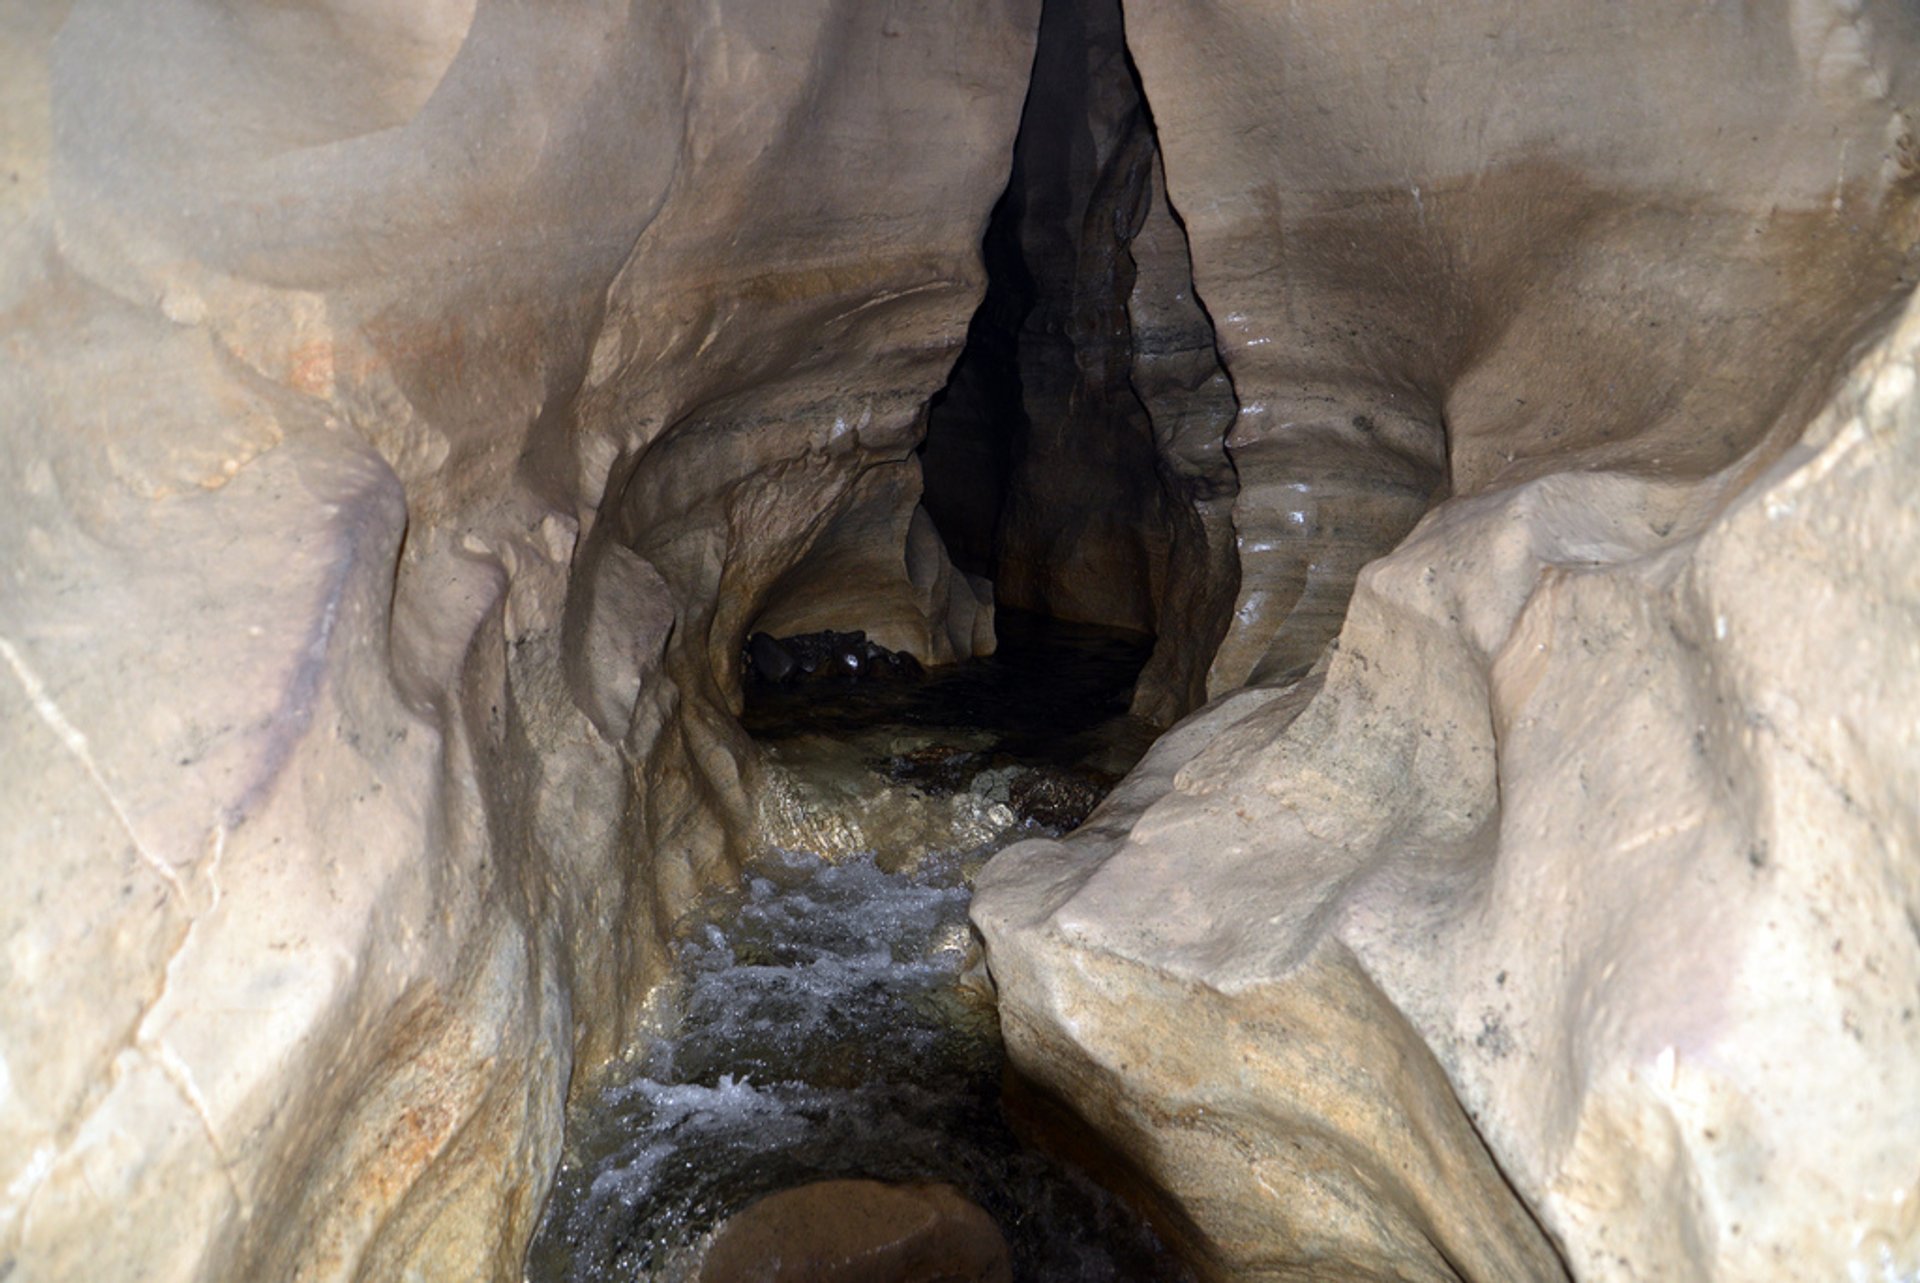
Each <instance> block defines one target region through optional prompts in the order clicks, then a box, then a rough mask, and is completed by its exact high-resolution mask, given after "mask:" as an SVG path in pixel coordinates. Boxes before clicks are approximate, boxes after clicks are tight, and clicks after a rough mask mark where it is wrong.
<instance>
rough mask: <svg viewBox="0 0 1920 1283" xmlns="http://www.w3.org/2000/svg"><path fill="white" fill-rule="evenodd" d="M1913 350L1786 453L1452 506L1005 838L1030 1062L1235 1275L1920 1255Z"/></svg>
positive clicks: (1915, 318) (1674, 1266)
mask: <svg viewBox="0 0 1920 1283" xmlns="http://www.w3.org/2000/svg"><path fill="white" fill-rule="evenodd" d="M1917 368H1920V303H1915V304H1912V305H1910V306H1909V308H1908V310H1907V312H1906V315H1905V318H1904V319H1903V320H1902V322H1901V323H1900V325H1899V327H1898V328H1897V330H1896V331H1895V332H1894V333H1893V334H1892V335H1891V336H1889V337H1888V338H1887V339H1885V340H1884V341H1883V342H1882V343H1880V344H1879V345H1878V346H1876V347H1875V348H1873V349H1872V350H1871V351H1870V352H1869V353H1868V354H1867V355H1866V356H1865V357H1864V359H1863V360H1862V361H1861V363H1860V364H1859V365H1858V366H1857V367H1856V368H1855V370H1854V371H1853V373H1852V374H1851V375H1850V376H1849V377H1848V378H1847V379H1846V380H1845V381H1844V383H1843V384H1842V386H1841V387H1840V389H1839V391H1838V392H1837V394H1836V395H1835V396H1834V397H1833V399H1832V400H1831V402H1830V403H1829V404H1828V406H1827V407H1826V409H1825V410H1824V411H1823V412H1822V413H1821V414H1820V415H1819V417H1818V418H1817V419H1815V421H1814V422H1813V423H1812V424H1811V426H1809V427H1808V428H1807V429H1806V430H1805V432H1804V434H1803V436H1802V437H1801V439H1800V440H1799V441H1798V442H1797V443H1796V444H1795V445H1794V446H1793V447H1792V448H1790V449H1789V450H1787V451H1786V452H1785V453H1784V454H1783V455H1782V456H1781V457H1780V458H1779V459H1778V460H1777V461H1776V462H1774V463H1773V464H1771V465H1770V466H1768V467H1766V468H1764V469H1758V470H1757V469H1755V468H1754V467H1752V466H1749V465H1747V464H1745V463H1739V464H1735V465H1734V466H1733V467H1731V468H1729V469H1727V470H1725V471H1723V472H1721V473H1718V474H1715V475H1713V476H1711V477H1709V478H1707V479H1706V480H1704V481H1702V482H1700V483H1698V484H1691V485H1689V484H1684V483H1679V482H1673V481H1665V482H1661V481H1651V480H1648V479H1645V478H1640V477H1634V476H1630V475H1626V474H1622V473H1619V472H1600V471H1593V472H1578V473H1564V474H1554V475H1549V476H1544V477H1540V478H1537V479H1534V480H1530V481H1524V482H1520V483H1517V484H1514V485H1509V486H1504V487H1500V488H1497V489H1493V490H1490V491H1489V492H1487V493H1486V494H1484V495H1481V496H1477V497H1474V498H1471V499H1457V500H1455V501H1453V502H1451V503H1449V504H1446V505H1444V506H1443V507H1441V508H1440V509H1439V510H1437V511H1436V512H1434V513H1433V514H1432V515H1431V516H1429V517H1428V518H1427V519H1426V520H1425V521H1424V522H1423V523H1422V524H1421V526H1420V527H1419V529H1418V530H1417V531H1416V532H1415V533H1414V535H1413V537H1412V538H1411V539H1409V540H1408V541H1407V542H1406V543H1405V544H1404V545H1403V546H1402V547H1400V548H1399V549H1397V550H1396V551H1395V552H1394V553H1392V554H1391V555H1390V556H1388V557H1385V558H1383V559H1381V560H1380V561H1378V562H1376V563H1374V564H1373V565H1372V566H1370V567H1368V569H1367V570H1366V571H1365V572H1364V573H1363V574H1362V575H1361V576H1360V580H1359V587H1358V591H1357V592H1356V595H1355V597H1354V600H1353V604H1352V608H1351V610H1350V612H1349V614H1348V617H1347V621H1346V624H1345V626H1344V628H1343V630H1342V632H1341V635H1340V638H1339V641H1338V646H1337V649H1336V650H1335V651H1334V652H1333V654H1332V655H1331V657H1330V660H1329V662H1327V663H1326V664H1325V666H1324V675H1323V677H1322V676H1319V675H1316V677H1315V678H1314V679H1313V680H1312V681H1310V682H1309V683H1307V684H1306V685H1303V686H1301V687H1298V688H1293V689H1291V690H1290V691H1288V692H1282V693H1275V694H1269V693H1264V692H1253V691H1250V692H1244V693H1241V694H1236V695H1233V696H1229V697H1228V698H1226V699H1224V700H1222V701H1220V702H1219V703H1217V704H1215V705H1213V706H1210V708H1209V709H1208V710H1206V711H1204V712H1203V713H1201V714H1200V715H1198V716H1196V717H1195V718H1193V719H1191V720H1189V721H1188V722H1187V723H1184V724H1183V725H1182V726H1181V727H1178V728H1176V729H1175V731H1174V732H1173V733H1172V734H1171V735H1169V736H1168V737H1166V739H1164V740H1163V741H1162V742H1161V744H1160V745H1159V746H1158V747H1157V748H1156V749H1155V752H1154V755H1153V756H1152V757H1150V758H1149V759H1148V761H1147V762H1146V763H1145V764H1143V766H1142V768H1141V771H1140V772H1138V773H1137V774H1136V777H1135V778H1134V779H1132V780H1130V781H1129V782H1128V783H1127V784H1126V785H1124V786H1123V788H1122V790H1121V791H1120V792H1119V793H1116V795H1115V796H1114V798H1112V799H1110V800H1109V802H1108V804H1107V807H1106V809H1105V810H1104V811H1103V812H1102V813H1101V814H1097V815H1096V816H1095V819H1094V821H1093V822H1092V823H1091V824H1090V825H1089V826H1088V827H1087V828H1085V829H1083V830H1081V832H1080V834H1078V835H1076V836H1075V837H1074V838H1072V839H1070V840H1068V841H1066V842H1064V843H1057V842H1034V843H1026V844H1022V845H1020V846H1016V847H1012V848H1009V849H1008V850H1007V851H1005V852H1003V853H1002V854H1001V855H1000V856H998V857H997V858H996V859H995V860H994V861H993V862H992V863H990V864H989V865H988V866H987V868H986V869H985V870H984V871H983V872H982V874H981V876H980V879H979V890H978V895H977V898H976V900H975V903H974V916H975V921H976V923H977V924H978V925H979V926H980V928H981V929H982V931H983V932H984V933H985V935H986V938H987V943H988V956H989V965H990V966H991V968H992V972H993V976H994V979H995V982H996V984H997V985H998V988H999V994H1000V1001H1001V1006H1002V1020H1003V1026H1004V1028H1005V1030H1006V1032H1007V1035H1008V1040H1009V1045H1010V1048H1011V1049H1012V1052H1013V1055H1014V1057H1015V1059H1016V1062H1017V1063H1018V1064H1019V1065H1020V1067H1021V1068H1022V1070H1023V1072H1025V1073H1027V1074H1028V1075H1030V1076H1031V1077H1033V1078H1035V1079H1036V1080H1038V1081H1039V1082H1040V1083H1041V1084H1042V1085H1043V1086H1045V1087H1047V1088H1048V1089H1049V1090H1051V1091H1053V1092H1054V1093H1055V1094H1057V1095H1059V1096H1061V1097H1063V1098H1065V1099H1068V1100H1070V1101H1072V1102H1073V1103H1074V1104H1075V1106H1076V1107H1077V1108H1079V1109H1080V1110H1081V1111H1082V1112H1083V1114H1084V1116H1085V1117H1086V1118H1087V1119H1088V1121H1090V1122H1091V1123H1093V1125H1094V1126H1095V1127H1096V1128H1097V1129H1099V1130H1100V1131H1101V1132H1102V1133H1103V1134H1105V1135H1106V1136H1107V1137H1108V1138H1109V1139H1110V1140H1111V1141H1113V1142H1115V1143H1117V1144H1118V1145H1119V1147H1120V1148H1121V1149H1123V1150H1124V1151H1125V1152H1127V1153H1128V1154H1129V1155H1131V1156H1132V1157H1133V1158H1134V1159H1135V1161H1136V1162H1137V1163H1139V1164H1140V1165H1141V1166H1142V1168H1143V1169H1144V1170H1145V1171H1146V1173H1147V1175H1148V1176H1149V1177H1150V1178H1151V1179H1152V1180H1153V1181H1154V1182H1155V1183H1156V1184H1157V1185H1158V1186H1159V1187H1160V1188H1161V1189H1162V1190H1163V1191H1164V1192H1165V1193H1166V1194H1168V1195H1170V1196H1171V1198H1172V1199H1173V1201H1174V1202H1175V1203H1176V1204H1177V1205H1178V1206H1179V1208H1180V1209H1181V1210H1182V1212H1183V1213H1184V1214H1185V1215H1186V1216H1187V1217H1188V1218H1190V1220H1191V1222H1192V1224H1193V1225H1194V1226H1195V1227H1196V1228H1195V1230H1194V1232H1193V1236H1192V1237H1193V1241H1192V1243H1191V1244H1190V1250H1191V1251H1192V1252H1193V1253H1194V1255H1195V1256H1196V1258H1197V1259H1199V1260H1200V1261H1201V1262H1203V1264H1205V1265H1208V1266H1210V1267H1211V1269H1212V1271H1213V1272H1214V1273H1215V1274H1217V1275H1218V1276H1220V1277H1235V1278H1309V1277H1310V1278H1360V1279H1372V1278H1406V1277H1419V1278H1428V1277H1431V1278H1453V1277H1460V1278H1473V1279H1535V1278H1546V1277H1557V1276H1558V1274H1559V1271H1560V1268H1561V1267H1560V1264H1559V1262H1560V1261H1563V1262H1564V1265H1565V1269H1566V1270H1567V1272H1569V1273H1570V1274H1571V1275H1572V1276H1573V1277H1575V1278H1579V1279H1583V1280H1624V1279H1649V1278H1658V1279H1724V1280H1734V1279H1738V1280H1743V1281H1744V1280H1775V1279H1778V1280H1789V1279H1791V1280H1815V1279H1838V1278H1872V1279H1881V1278H1887V1279H1906V1278H1910V1277H1913V1276H1914V1274H1915V1272H1916V1271H1920V1220H1916V1217H1915V1213H1914V1210H1913V1209H1914V1208H1915V1207H1916V1206H1920V1166H1916V1163H1915V1159H1914V1155H1915V1154H1916V1153H1920V1115H1917V1114H1916V1113H1915V1111H1914V1110H1913V1109H1912V1108H1911V1102H1912V1101H1914V1100H1916V1099H1920V930H1917V929H1916V927H1915V924H1916V923H1920V736H1916V733H1915V727H1916V725H1920V718H1917V717H1916V712H1917V711H1920V684H1917V683H1916V675H1917V674H1920V665H1917V664H1916V663H1915V660H1916V658H1920V651H1917V650H1916V645H1920V643H1917V642H1916V638H1920V578H1917V577H1916V575H1915V573H1914V567H1915V566H1916V565H1920V520H1916V517H1915V513H1914V509H1913V505H1912V501H1911V490H1912V478H1913V477H1914V476H1915V475H1916V472H1915V470H1916V468H1920V396H1916V387H1917V386H1920V374H1916V369H1917ZM1322 681H1323V682H1324V685H1323V686H1320V683H1321V682H1322ZM1316 686H1320V688H1319V689H1318V690H1316V689H1315V687H1316ZM1503 1178H1504V1179H1503ZM1534 1218H1537V1221H1538V1226H1537V1227H1536V1226H1535V1224H1534ZM1542 1230H1544V1231H1545V1234H1544V1235H1542V1233H1541V1231H1542ZM1549 1243H1551V1247H1549ZM1556 1256H1557V1257H1558V1261H1557V1260H1556Z"/></svg>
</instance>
